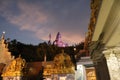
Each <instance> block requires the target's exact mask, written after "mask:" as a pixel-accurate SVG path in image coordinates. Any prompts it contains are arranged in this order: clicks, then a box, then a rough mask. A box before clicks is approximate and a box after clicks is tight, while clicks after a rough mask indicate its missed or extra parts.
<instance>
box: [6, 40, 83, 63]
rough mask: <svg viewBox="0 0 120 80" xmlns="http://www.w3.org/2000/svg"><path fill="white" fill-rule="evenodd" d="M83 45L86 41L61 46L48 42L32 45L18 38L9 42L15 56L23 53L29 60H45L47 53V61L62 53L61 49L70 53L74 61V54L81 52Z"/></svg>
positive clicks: (23, 56)
mask: <svg viewBox="0 0 120 80" xmlns="http://www.w3.org/2000/svg"><path fill="white" fill-rule="evenodd" d="M83 45H84V43H80V44H78V45H75V46H69V47H65V48H60V47H57V46H55V45H50V44H47V43H46V42H44V43H40V44H38V45H32V44H24V43H21V42H18V41H17V40H12V41H10V42H9V46H8V47H9V50H10V52H11V53H12V55H14V56H15V57H18V56H19V55H21V56H22V58H24V59H25V60H26V61H27V62H33V61H43V60H44V56H45V55H46V57H47V61H51V60H53V58H54V56H55V55H56V54H58V53H60V52H61V50H62V49H64V51H65V53H68V54H69V55H70V56H71V59H72V60H73V62H74V61H75V59H74V56H75V55H76V53H78V52H79V50H80V49H83ZM74 48H76V50H74Z"/></svg>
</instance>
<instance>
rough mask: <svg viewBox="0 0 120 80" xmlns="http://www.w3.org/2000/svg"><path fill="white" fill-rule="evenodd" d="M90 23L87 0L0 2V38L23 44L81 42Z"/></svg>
mask: <svg viewBox="0 0 120 80" xmlns="http://www.w3.org/2000/svg"><path fill="white" fill-rule="evenodd" d="M89 20H90V0H0V35H1V34H2V32H3V31H5V32H6V36H5V37H6V38H10V40H13V39H17V40H18V41H20V42H22V43H26V44H34V45H36V44H38V43H41V42H44V41H46V42H47V41H48V40H49V38H48V36H49V34H51V38H52V41H53V40H55V37H56V34H57V33H58V32H60V33H61V36H62V40H63V42H66V43H68V44H77V43H80V42H81V41H84V38H85V32H87V29H88V25H89Z"/></svg>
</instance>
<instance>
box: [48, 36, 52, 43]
mask: <svg viewBox="0 0 120 80" xmlns="http://www.w3.org/2000/svg"><path fill="white" fill-rule="evenodd" d="M48 44H51V34H49V41H48Z"/></svg>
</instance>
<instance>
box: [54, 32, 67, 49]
mask: <svg viewBox="0 0 120 80" xmlns="http://www.w3.org/2000/svg"><path fill="white" fill-rule="evenodd" d="M53 44H54V45H56V46H58V47H66V46H68V44H67V43H64V42H63V41H62V38H61V34H60V32H58V33H57V35H56V39H55V41H54V42H53Z"/></svg>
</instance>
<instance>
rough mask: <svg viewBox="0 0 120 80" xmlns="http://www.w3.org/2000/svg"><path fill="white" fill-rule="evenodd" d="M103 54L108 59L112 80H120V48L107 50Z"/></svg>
mask: <svg viewBox="0 0 120 80" xmlns="http://www.w3.org/2000/svg"><path fill="white" fill-rule="evenodd" d="M103 54H104V55H105V57H106V59H107V66H108V70H109V74H110V78H111V80H120V78H119V76H120V48H112V49H107V50H105V51H103Z"/></svg>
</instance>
